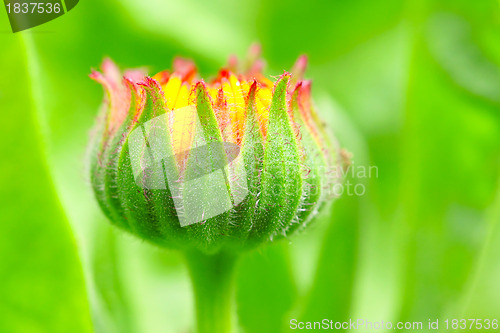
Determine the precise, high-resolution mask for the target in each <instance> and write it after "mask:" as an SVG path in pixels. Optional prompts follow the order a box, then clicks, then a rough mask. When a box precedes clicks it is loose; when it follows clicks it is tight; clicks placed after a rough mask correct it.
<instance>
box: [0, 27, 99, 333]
mask: <svg viewBox="0 0 500 333" xmlns="http://www.w3.org/2000/svg"><path fill="white" fill-rule="evenodd" d="M1 49H2V52H1V56H0V57H1V62H0V63H1V64H2V75H5V77H10V78H12V81H11V80H2V81H1V82H0V91H1V92H2V100H3V101H2V108H3V109H4V113H3V116H2V126H3V128H2V131H1V134H0V139H1V142H2V144H3V145H4V146H3V148H2V154H1V156H0V165H1V169H0V183H1V184H2V185H1V187H0V188H1V192H0V199H1V201H2V205H1V206H0V216H1V219H2V232H1V233H0V258H1V260H0V331H2V332H12V333H22V332H29V333H34V332H44V333H45V332H51V333H52V332H53V333H57V332H61V333H64V332H77V333H87V332H92V325H91V319H90V314H89V308H88V302H87V294H86V291H85V283H84V281H83V272H82V267H81V264H80V259H79V257H78V251H77V249H76V244H75V240H74V238H73V235H72V233H71V229H70V228H69V225H68V221H67V219H66V216H65V214H64V212H63V210H62V208H61V204H60V202H59V199H58V196H57V194H56V192H55V189H54V187H53V184H52V179H51V176H50V173H49V171H48V168H47V162H46V156H45V154H44V153H43V148H44V146H43V139H42V137H41V135H40V128H39V126H38V124H37V114H36V112H35V109H36V107H37V105H35V104H34V102H35V101H34V100H33V99H32V98H30V94H31V93H32V90H31V87H30V84H32V82H31V78H30V74H31V73H28V71H27V67H26V60H25V59H26V55H25V50H24V49H23V47H22V42H21V37H20V36H19V35H9V36H8V37H3V38H2V44H1ZM21 59H23V60H21Z"/></svg>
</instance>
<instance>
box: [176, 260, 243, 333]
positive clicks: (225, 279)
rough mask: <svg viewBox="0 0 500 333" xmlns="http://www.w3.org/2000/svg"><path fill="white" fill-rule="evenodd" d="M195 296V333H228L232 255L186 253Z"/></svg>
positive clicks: (229, 326)
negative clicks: (196, 330) (196, 332)
mask: <svg viewBox="0 0 500 333" xmlns="http://www.w3.org/2000/svg"><path fill="white" fill-rule="evenodd" d="M185 255H186V259H187V264H188V268H189V272H190V275H191V282H192V284H193V290H194V295H195V307H196V319H197V326H198V333H214V332H217V333H229V332H231V317H232V314H233V271H234V266H235V262H236V256H235V255H234V254H230V253H226V252H219V253H216V254H212V255H207V254H204V253H201V252H198V251H196V252H195V251H189V252H186V253H185Z"/></svg>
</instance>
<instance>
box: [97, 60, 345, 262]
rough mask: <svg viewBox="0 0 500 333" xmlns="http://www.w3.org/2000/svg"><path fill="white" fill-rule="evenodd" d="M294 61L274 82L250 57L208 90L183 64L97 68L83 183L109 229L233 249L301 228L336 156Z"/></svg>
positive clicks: (321, 197)
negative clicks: (97, 109) (94, 118)
mask: <svg viewBox="0 0 500 333" xmlns="http://www.w3.org/2000/svg"><path fill="white" fill-rule="evenodd" d="M306 62H307V61H306V58H305V57H301V58H299V60H298V61H297V63H296V65H295V67H294V69H293V70H292V74H289V73H287V72H285V73H284V74H283V75H281V76H280V77H279V78H278V79H277V81H276V82H275V83H273V82H272V81H270V80H269V79H267V78H266V77H265V76H263V75H262V74H261V67H262V66H261V64H262V62H261V61H260V60H258V59H257V57H255V56H254V59H253V60H252V61H251V63H250V64H249V68H248V69H247V70H246V71H245V72H244V73H237V70H236V67H237V61H236V60H235V58H231V60H230V65H229V66H228V68H227V69H222V70H220V72H219V74H218V76H217V77H216V78H215V79H214V80H213V81H212V82H210V83H205V82H204V81H203V80H200V79H199V78H198V76H197V71H196V68H195V66H194V64H193V63H192V62H190V61H187V60H184V59H176V60H175V61H174V66H173V67H174V68H173V72H172V73H170V72H168V71H163V72H160V73H158V74H156V75H154V76H153V77H148V76H143V74H142V73H141V72H140V71H128V72H125V73H124V74H123V75H122V74H121V73H120V71H119V70H118V69H117V67H116V66H115V65H114V64H113V63H112V62H111V61H110V60H105V61H104V63H103V66H102V73H100V72H96V71H94V72H92V74H91V75H90V76H91V77H92V78H93V79H94V80H96V81H98V82H99V83H101V84H102V85H103V86H104V88H105V92H106V95H105V103H104V106H103V109H102V112H101V115H100V117H99V118H98V122H97V126H96V130H95V133H94V135H93V139H94V140H93V141H94V142H93V144H92V148H93V149H92V153H91V183H92V187H93V189H94V192H95V195H96V198H97V200H98V202H99V204H100V206H101V208H102V210H103V211H104V213H105V214H106V216H107V217H108V218H109V219H110V220H111V222H112V223H114V224H115V225H117V226H119V227H120V228H122V229H125V230H127V231H129V232H131V233H133V234H135V235H137V236H139V237H141V238H143V239H146V240H148V241H151V242H154V243H156V244H158V245H161V246H164V247H171V248H177V249H193V248H196V249H198V250H201V251H204V252H206V253H213V252H216V251H218V250H220V249H222V248H224V249H229V250H240V249H243V248H251V247H254V246H256V245H258V244H261V243H263V242H266V241H268V240H273V239H276V238H279V237H284V236H288V235H290V234H292V233H293V232H294V231H296V230H298V229H301V228H303V227H304V226H306V225H307V224H308V223H309V221H311V219H312V218H313V217H314V215H315V214H316V213H317V212H318V210H319V209H320V208H321V207H322V206H323V205H324V204H325V203H326V202H327V201H328V200H329V198H331V195H330V193H332V186H333V184H334V183H335V182H337V181H338V178H339V174H338V172H337V171H338V160H339V151H338V149H337V147H336V146H334V140H332V139H331V138H329V136H328V134H327V132H326V131H325V129H324V128H323V125H322V123H321V121H320V120H319V119H318V116H317V114H316V113H315V111H314V109H313V104H312V103H311V97H310V94H311V82H310V81H304V80H303V78H302V77H303V73H304V69H305V66H306Z"/></svg>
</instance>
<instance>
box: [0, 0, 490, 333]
mask: <svg viewBox="0 0 500 333" xmlns="http://www.w3.org/2000/svg"><path fill="white" fill-rule="evenodd" d="M0 12H1V13H0V30H1V31H0V51H1V52H0V58H1V62H0V66H1V68H0V69H1V71H0V75H1V79H0V106H1V110H2V111H1V112H2V116H1V125H0V126H1V131H0V142H1V143H2V146H1V148H0V152H1V154H0V161H1V164H0V219H1V222H0V332H2V333H3V332H5V333H11V332H12V333H18V332H19V333H21V332H29V333H32V332H33V333H38V332H44V333H45V332H50V333H56V332H65V333H66V332H74V333H80V332H82V333H83V332H98V333H99V332H105V333H115V332H116V333H135V332H143V333H157V332H158V333H159V332H191V331H192V330H193V328H194V322H193V318H194V314H193V304H192V302H193V301H192V294H191V289H190V284H189V277H188V274H187V271H186V268H185V267H184V264H183V262H182V260H181V258H180V256H179V255H178V254H177V253H176V252H170V251H164V250H161V249H158V248H155V247H153V246H151V245H149V244H145V243H143V242H142V241H140V240H138V239H136V238H134V237H132V236H129V235H124V234H123V233H121V232H119V231H118V230H116V229H114V228H112V227H111V226H110V225H109V223H107V221H106V220H105V218H104V216H103V215H102V213H101V212H100V210H99V209H98V207H97V205H96V202H95V200H94V198H93V196H92V191H91V189H90V186H89V183H88V180H87V174H88V171H87V169H86V165H85V154H86V146H87V142H88V139H89V135H90V134H89V133H90V129H91V127H92V126H93V124H94V119H95V116H96V113H97V110H98V108H99V106H100V104H101V101H102V96H103V92H102V89H101V87H100V86H99V85H98V84H96V83H95V82H93V81H92V80H90V79H89V78H88V74H89V73H90V69H91V68H97V67H98V66H99V65H100V63H101V61H102V59H103V57H105V56H109V57H111V58H112V59H114V60H115V61H116V63H117V64H119V66H121V67H122V68H127V67H139V66H146V67H147V68H148V71H149V73H150V74H154V73H156V72H158V71H160V70H162V69H168V68H170V66H171V62H172V59H173V57H174V56H184V57H189V58H192V59H194V60H195V61H196V63H197V64H198V66H199V69H200V71H201V74H202V76H204V77H209V76H211V75H215V73H216V71H217V69H218V68H219V67H220V66H221V65H224V64H225V63H226V59H227V57H228V56H229V55H230V54H236V55H238V56H244V55H245V53H246V50H247V48H248V46H249V45H250V44H251V43H253V42H260V43H261V44H262V47H263V55H264V57H265V58H266V59H267V63H268V66H267V69H266V73H267V74H268V75H279V74H281V73H282V71H283V70H284V69H289V68H290V67H291V66H292V65H293V62H294V61H295V59H296V57H297V56H298V55H299V54H301V53H305V54H307V55H308V56H309V60H310V63H309V64H310V66H309V69H308V72H307V77H308V78H311V79H313V95H314V98H315V100H316V105H317V109H318V112H320V113H321V115H322V116H323V118H324V119H326V121H327V123H328V124H329V125H330V128H331V129H332V131H334V132H335V134H336V136H337V137H338V139H339V141H340V143H341V145H342V146H343V147H345V148H346V149H347V150H349V151H350V152H352V153H353V156H354V157H353V162H354V163H355V165H360V166H370V165H371V166H376V167H377V168H378V177H372V178H370V179H351V182H352V183H355V184H356V183H360V184H364V185H365V186H366V193H365V194H364V195H363V196H343V197H341V198H340V199H338V200H337V201H336V202H335V203H334V205H333V206H332V208H331V211H325V212H323V213H322V214H321V216H319V217H318V221H317V223H315V224H314V226H312V227H311V228H310V229H308V230H307V231H306V232H305V233H303V234H301V235H298V236H295V237H292V238H290V239H289V242H280V243H276V244H273V245H271V246H267V247H264V248H262V249H260V250H258V251H255V252H252V253H250V254H248V255H247V256H245V258H243V261H242V263H241V265H240V268H239V271H238V277H237V291H236V299H237V312H238V322H237V323H236V325H237V327H238V329H239V331H242V332H280V331H281V332H288V331H290V329H289V328H288V326H289V321H290V319H292V318H296V319H298V320H304V321H314V320H321V319H323V318H328V319H331V320H334V321H340V320H348V319H349V318H353V319H356V318H362V319H365V320H372V321H380V320H384V321H393V322H396V321H400V320H401V321H406V320H409V321H423V322H424V323H426V322H427V320H428V319H429V318H431V319H433V320H434V319H436V318H440V319H441V320H444V319H446V318H449V319H452V318H459V319H460V318H479V319H481V318H482V319H485V318H490V319H494V318H497V319H500V228H499V221H500V173H499V171H500V2H498V1H497V0H491V1H490V0H475V1H470V0H441V1H438V0H435V1H432V0H408V1H395V0H394V1H372V0H352V1H341V0H331V1H317V0H316V1H314V0H312V1H304V0H302V1H298V0H287V1H284V0H278V1H270V0H257V1H256V0H240V1H229V0H215V1H200V0H181V1H160V0H150V1H135V0H121V1H118V0H107V1H97V0H82V1H80V3H79V4H78V5H77V6H76V7H75V8H74V9H73V10H72V11H71V12H69V13H67V14H65V15H63V16H62V17H60V18H58V19H56V20H54V21H51V22H48V23H47V24H44V25H41V26H38V27H35V28H33V29H30V30H28V31H25V32H21V33H17V34H13V33H11V32H10V26H9V24H8V20H7V15H6V13H5V12H4V11H3V10H0ZM424 327H425V325H424ZM423 331H425V330H423ZM489 331H491V330H489ZM214 333H216V332H214Z"/></svg>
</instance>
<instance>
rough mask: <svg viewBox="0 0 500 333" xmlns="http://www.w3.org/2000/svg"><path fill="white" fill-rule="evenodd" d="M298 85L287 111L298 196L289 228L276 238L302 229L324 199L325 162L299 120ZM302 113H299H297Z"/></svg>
mask: <svg viewBox="0 0 500 333" xmlns="http://www.w3.org/2000/svg"><path fill="white" fill-rule="evenodd" d="M301 89H302V83H299V84H298V85H297V87H296V88H295V90H294V92H293V93H292V96H291V100H290V109H291V110H292V112H293V120H294V125H295V127H296V132H297V134H298V136H299V138H300V139H299V140H297V144H298V147H299V152H300V158H301V174H302V196H301V200H300V204H299V206H298V207H297V214H296V215H295V217H294V218H293V220H292V221H291V223H290V224H288V225H287V226H286V227H285V228H283V229H282V230H281V231H280V233H279V234H280V235H282V236H287V235H289V234H292V233H293V232H294V231H295V230H297V229H299V228H303V227H304V226H305V225H306V224H307V223H308V222H309V220H310V219H311V218H312V217H313V216H314V215H315V214H316V213H317V211H318V208H319V206H320V204H321V203H322V202H323V199H324V196H325V191H324V190H325V186H326V184H325V182H326V177H325V175H326V173H327V170H326V160H325V156H324V154H323V151H322V149H321V147H320V146H319V144H318V142H317V141H316V140H315V139H314V137H313V135H312V131H311V130H312V129H310V128H308V127H307V126H308V125H307V124H306V123H305V121H304V119H303V112H308V110H304V108H303V107H301V106H300V105H299V94H300V93H301ZM301 111H302V112H301Z"/></svg>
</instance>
